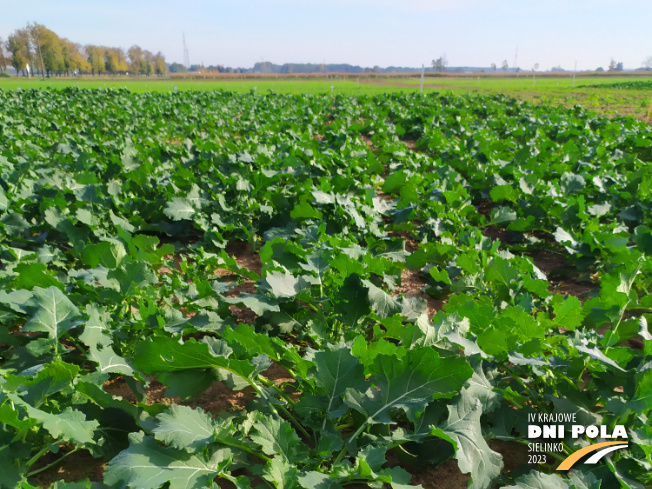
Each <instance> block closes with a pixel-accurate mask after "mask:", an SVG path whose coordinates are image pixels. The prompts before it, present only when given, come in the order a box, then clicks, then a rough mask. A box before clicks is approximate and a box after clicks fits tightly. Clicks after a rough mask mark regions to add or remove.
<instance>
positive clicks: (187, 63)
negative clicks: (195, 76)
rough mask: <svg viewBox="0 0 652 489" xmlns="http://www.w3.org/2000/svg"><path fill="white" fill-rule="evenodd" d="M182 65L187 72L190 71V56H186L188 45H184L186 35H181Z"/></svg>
mask: <svg viewBox="0 0 652 489" xmlns="http://www.w3.org/2000/svg"><path fill="white" fill-rule="evenodd" d="M183 65H184V66H185V67H186V69H187V70H189V69H190V55H189V54H188V45H187V44H186V33H185V32H184V33H183Z"/></svg>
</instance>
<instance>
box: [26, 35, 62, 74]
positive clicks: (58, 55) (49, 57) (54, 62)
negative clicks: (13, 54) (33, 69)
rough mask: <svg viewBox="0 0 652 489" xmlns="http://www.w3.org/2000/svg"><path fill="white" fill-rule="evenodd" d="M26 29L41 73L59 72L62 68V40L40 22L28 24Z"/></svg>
mask: <svg viewBox="0 0 652 489" xmlns="http://www.w3.org/2000/svg"><path fill="white" fill-rule="evenodd" d="M28 29H29V34H30V39H31V41H32V46H33V51H34V53H35V54H36V56H37V60H38V61H39V65H40V69H41V72H42V74H45V75H47V76H51V75H52V73H55V72H59V73H61V72H62V71H63V70H64V60H63V42H62V40H61V39H60V38H59V36H57V35H56V34H55V33H54V32H53V31H51V30H50V29H48V28H47V27H45V26H43V25H41V24H36V23H34V24H32V25H28ZM43 72H45V73H43Z"/></svg>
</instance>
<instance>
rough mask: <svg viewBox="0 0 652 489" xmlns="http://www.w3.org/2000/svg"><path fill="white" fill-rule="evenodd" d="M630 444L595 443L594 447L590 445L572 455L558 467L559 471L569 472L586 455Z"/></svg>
mask: <svg viewBox="0 0 652 489" xmlns="http://www.w3.org/2000/svg"><path fill="white" fill-rule="evenodd" d="M627 444H628V443H627V442H626V441H605V442H602V443H594V444H593V445H589V446H588V447H584V448H582V449H581V450H578V451H576V452H575V453H573V454H572V455H569V456H568V457H567V458H566V459H565V460H564V461H563V462H562V463H561V464H559V467H557V470H568V469H570V468H571V467H572V466H573V465H575V462H577V461H578V460H579V459H581V458H582V457H583V456H584V455H586V454H587V453H591V452H594V451H596V450H599V449H600V448H602V447H608V446H611V445H627Z"/></svg>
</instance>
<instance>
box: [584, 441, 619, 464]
mask: <svg viewBox="0 0 652 489" xmlns="http://www.w3.org/2000/svg"><path fill="white" fill-rule="evenodd" d="M627 446H628V445H614V446H611V447H606V448H603V449H602V450H598V451H597V452H596V453H595V454H593V455H592V456H591V458H589V459H588V460H587V461H586V462H584V463H585V464H597V463H598V462H599V461H600V459H601V458H602V457H604V456H605V455H607V454H608V453H611V452H613V451H614V450H620V449H621V448H627Z"/></svg>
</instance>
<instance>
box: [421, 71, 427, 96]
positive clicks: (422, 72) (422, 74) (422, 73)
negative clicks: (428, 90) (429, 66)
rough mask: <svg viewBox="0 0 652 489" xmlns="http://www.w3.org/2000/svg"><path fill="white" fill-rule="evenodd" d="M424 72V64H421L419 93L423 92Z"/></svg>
mask: <svg viewBox="0 0 652 489" xmlns="http://www.w3.org/2000/svg"><path fill="white" fill-rule="evenodd" d="M425 73H426V65H421V90H420V93H423V76H424V74H425Z"/></svg>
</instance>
